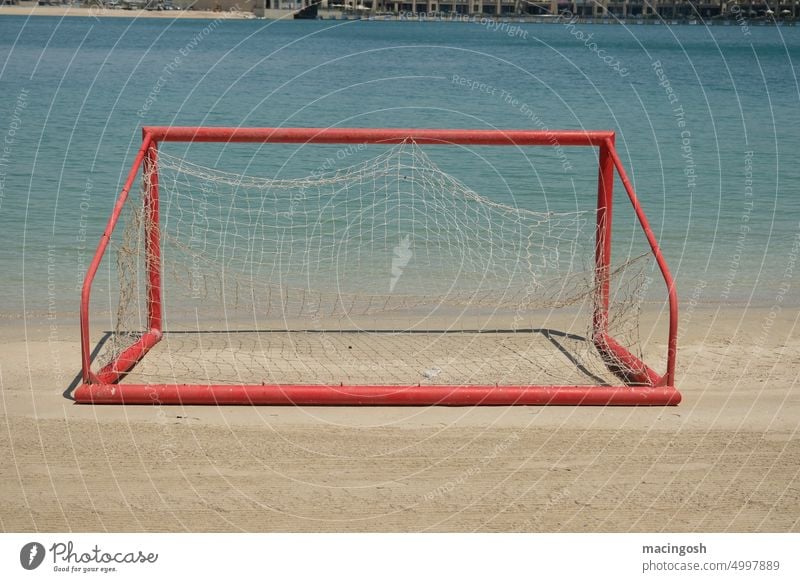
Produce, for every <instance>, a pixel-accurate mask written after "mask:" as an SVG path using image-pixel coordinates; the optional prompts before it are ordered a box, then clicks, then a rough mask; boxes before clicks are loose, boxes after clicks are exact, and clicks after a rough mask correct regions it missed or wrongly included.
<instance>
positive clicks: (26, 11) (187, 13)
mask: <svg viewBox="0 0 800 582" xmlns="http://www.w3.org/2000/svg"><path fill="white" fill-rule="evenodd" d="M3 15H7V16H56V17H69V16H83V17H91V18H106V17H108V18H170V19H172V20H175V19H177V18H187V19H204V20H216V19H219V18H222V19H225V18H254V16H253V13H252V12H239V11H229V12H213V11H211V10H121V9H119V10H115V9H112V8H105V7H100V6H94V7H86V6H0V16H3Z"/></svg>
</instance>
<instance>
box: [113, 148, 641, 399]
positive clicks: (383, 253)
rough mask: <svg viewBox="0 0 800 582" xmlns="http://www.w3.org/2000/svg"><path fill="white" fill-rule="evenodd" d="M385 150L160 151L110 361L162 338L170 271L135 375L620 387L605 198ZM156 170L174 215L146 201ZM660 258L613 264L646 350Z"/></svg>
mask: <svg viewBox="0 0 800 582" xmlns="http://www.w3.org/2000/svg"><path fill="white" fill-rule="evenodd" d="M379 150H381V153H379V154H378V155H376V156H374V157H372V158H371V159H368V160H366V161H364V162H362V163H359V164H356V165H353V166H350V167H346V168H339V169H335V170H329V171H318V172H313V173H311V175H308V176H306V177H300V178H290V179H277V178H266V177H257V176H249V175H244V174H242V173H226V172H223V171H219V170H217V169H212V168H209V167H204V166H202V165H198V164H195V163H193V162H192V161H190V160H187V159H182V158H180V157H174V156H173V155H169V154H167V153H164V152H163V151H160V152H159V153H158V158H157V163H154V164H149V165H147V164H145V170H144V172H143V176H142V185H141V186H142V187H141V193H140V196H139V198H138V199H133V198H132V199H129V201H128V203H127V208H126V214H125V217H124V218H125V224H124V227H123V228H122V229H121V236H119V237H118V240H117V239H115V240H114V247H115V248H114V251H115V253H116V257H117V266H116V273H117V276H118V280H119V292H118V294H119V298H118V299H119V300H118V307H117V309H116V313H115V321H114V329H113V333H112V334H111V337H110V338H109V341H108V342H107V344H106V346H105V348H106V349H105V351H104V353H103V355H102V358H101V359H102V360H103V361H102V362H101V366H102V365H103V364H106V365H109V364H113V362H114V361H115V359H117V358H118V357H119V356H120V354H123V353H124V352H125V350H126V349H128V348H130V346H132V345H134V344H135V343H136V342H137V341H139V340H140V339H141V335H142V333H143V332H145V331H147V329H148V300H149V295H148V291H147V282H148V280H149V277H148V269H154V268H155V269H159V270H160V276H161V287H162V288H161V295H162V296H163V301H162V304H161V309H162V317H163V331H164V334H163V337H162V339H161V341H160V342H159V343H158V345H157V346H156V347H155V348H153V350H152V351H151V352H150V353H149V354H148V355H147V356H146V357H145V358H143V359H142V361H141V362H139V363H138V364H137V365H136V367H135V368H134V369H133V370H132V371H131V373H130V374H128V375H127V376H126V377H125V378H124V379H123V380H122V381H123V382H125V383H142V384H148V383H155V384H184V383H185V384H201V385H202V384H209V385H212V384H213V385H219V384H236V385H239V384H253V385H264V384H269V385H291V384H303V385H309V384H310V385H327V386H341V385H387V386H389V385H426V384H429V385H439V386H448V385H450V386H463V385H498V386H502V385H531V384H547V385H556V384H558V385H586V386H592V385H598V384H601V385H602V384H605V385H613V384H618V383H619V382H620V378H619V377H618V375H619V370H620V369H622V368H624V365H623V363H621V362H613V361H611V362H610V361H609V358H608V357H607V356H606V357H604V355H603V354H602V353H599V352H598V349H597V347H596V345H595V344H596V342H595V341H594V340H595V338H594V331H593V325H594V322H593V314H594V312H595V310H596V305H595V302H596V300H597V285H598V277H597V272H596V265H595V252H596V243H595V228H596V209H595V208H589V209H587V210H586V211H578V212H538V211H533V210H529V209H526V208H520V207H515V206H511V205H507V204H503V203H500V202H498V201H496V200H493V199H492V197H491V196H490V195H482V194H480V193H478V192H475V191H473V190H472V189H471V188H469V187H467V186H466V185H464V184H463V183H461V182H460V181H459V180H458V179H457V178H456V177H454V176H452V175H450V174H449V173H447V172H445V171H442V170H441V169H439V167H437V164H436V163H435V162H434V161H433V159H432V158H431V157H430V156H429V153H428V151H429V150H428V151H426V149H425V148H423V147H420V146H419V145H417V144H416V143H414V142H413V141H411V140H409V141H406V142H404V143H401V144H399V145H395V146H384V147H382V148H379ZM434 153H435V152H433V153H431V154H430V155H431V156H432V155H433V154H434ZM156 170H157V185H158V191H159V214H158V215H157V219H158V224H155V223H154V218H153V214H152V213H150V212H148V210H147V204H146V202H145V200H144V199H145V198H146V196H145V195H146V193H147V192H148V191H149V189H150V188H152V187H153V181H154V180H155V179H156V174H155V171H156ZM120 226H122V225H120ZM154 233H157V234H158V238H159V239H160V240H159V245H160V261H159V263H158V264H157V263H154V262H153V260H152V257H151V256H150V254H149V251H148V248H149V247H148V241H149V240H151V238H152V237H153V234H154ZM650 267H652V264H650V263H649V262H648V259H647V257H638V258H634V259H631V258H630V257H625V260H624V261H623V262H622V263H621V264H619V265H614V266H609V270H610V276H609V279H610V280H611V282H612V285H611V288H610V294H609V295H610V300H611V302H612V305H611V308H610V309H609V313H610V318H609V320H608V331H609V332H610V333H611V335H613V336H614V337H615V338H616V340H617V341H618V342H620V343H621V344H623V345H625V347H626V348H627V349H628V350H629V351H630V352H631V353H632V354H634V355H635V356H637V357H638V358H639V359H641V348H640V345H639V337H638V312H639V308H640V303H641V299H642V296H641V290H642V285H643V282H644V280H645V277H644V272H645V270H646V269H649V268H650ZM615 370H616V373H615Z"/></svg>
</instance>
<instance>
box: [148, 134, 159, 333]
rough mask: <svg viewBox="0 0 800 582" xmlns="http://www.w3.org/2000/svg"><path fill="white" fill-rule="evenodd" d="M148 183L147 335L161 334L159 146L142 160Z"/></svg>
mask: <svg viewBox="0 0 800 582" xmlns="http://www.w3.org/2000/svg"><path fill="white" fill-rule="evenodd" d="M144 164H145V165H144V167H145V172H146V173H147V175H148V178H149V180H150V184H149V187H148V188H147V191H146V192H145V200H144V206H145V212H146V216H147V220H145V235H146V239H145V241H146V242H145V244H146V246H147V252H146V253H145V258H146V260H145V268H146V270H147V311H148V313H147V318H148V324H149V327H150V331H153V332H157V333H160V332H161V224H160V218H159V216H160V209H159V203H158V145H157V144H155V143H154V144H152V145H151V146H150V148H149V149H148V150H147V156H146V157H145V160H144Z"/></svg>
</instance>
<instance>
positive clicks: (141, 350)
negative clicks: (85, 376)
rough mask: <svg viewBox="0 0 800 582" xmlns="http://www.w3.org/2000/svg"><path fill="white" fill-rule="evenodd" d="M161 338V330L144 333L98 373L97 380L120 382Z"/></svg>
mask: <svg viewBox="0 0 800 582" xmlns="http://www.w3.org/2000/svg"><path fill="white" fill-rule="evenodd" d="M160 340H161V332H149V333H146V334H144V335H143V336H142V337H141V338H139V341H137V342H136V343H135V344H133V345H132V346H130V347H129V348H127V349H126V350H124V351H123V352H122V353H121V354H120V355H119V356H117V357H116V359H115V360H114V361H113V362H111V363H110V364H108V365H107V366H105V367H103V368H102V369H101V370H100V371H99V372H98V373H97V382H99V383H101V384H114V383H115V382H119V381H120V380H121V379H122V378H123V377H125V374H127V373H128V372H129V371H131V369H133V367H134V366H135V365H136V364H138V363H139V360H141V359H142V358H143V357H144V355H145V354H146V353H147V352H149V351H150V349H151V348H152V347H153V346H155V345H156V344H157V343H158V342H159V341H160Z"/></svg>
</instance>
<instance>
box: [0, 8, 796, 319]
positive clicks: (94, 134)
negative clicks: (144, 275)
mask: <svg viewBox="0 0 800 582" xmlns="http://www.w3.org/2000/svg"><path fill="white" fill-rule="evenodd" d="M521 27H522V30H523V31H524V33H525V34H524V35H523V34H520V33H518V32H517V33H515V34H514V35H509V34H506V33H505V32H503V29H500V30H493V29H489V28H487V27H484V26H481V25H479V24H468V23H435V22H431V23H409V22H338V23H333V22H324V21H320V22H267V21H225V22H215V23H209V22H207V21H188V20H182V21H179V22H174V23H169V22H166V21H164V20H160V19H158V20H148V19H142V20H128V19H116V18H108V19H102V20H100V19H92V18H65V19H57V18H44V17H39V18H30V19H27V18H24V17H0V95H2V100H0V133H2V136H3V137H2V139H3V140H4V141H3V143H2V144H0V148H2V149H0V178H2V182H0V184H2V190H0V248H2V251H0V272H2V273H3V276H2V279H0V311H2V312H4V313H6V314H19V313H22V311H23V309H24V310H25V311H27V312H47V311H48V310H53V309H56V310H57V311H59V312H71V311H74V310H75V309H77V305H78V289H79V286H80V283H81V280H82V277H83V274H84V272H85V269H86V267H87V266H88V263H89V258H90V256H91V253H92V252H93V250H94V246H95V245H96V242H97V240H98V239H99V236H100V233H101V232H102V229H103V227H104V225H105V221H106V220H107V217H108V215H109V213H110V210H111V207H112V205H113V202H114V199H115V197H116V195H117V193H118V191H119V189H120V186H121V182H122V181H123V180H124V176H125V174H126V173H127V171H128V168H129V166H130V163H131V161H132V159H133V157H134V155H135V152H136V149H137V148H138V145H139V142H140V139H141V133H140V127H141V126H142V125H167V124H176V125H233V126H279V125H283V126H330V125H338V126H362V127H370V126H389V127H392V126H393V127H452V128H456V127H472V128H494V127H499V128H514V129H525V128H532V129H536V128H540V127H541V126H547V127H549V128H554V129H555V128H561V129H573V128H587V129H613V130H614V131H616V132H617V145H618V149H619V152H620V155H621V157H622V158H623V162H624V164H625V166H626V168H627V169H628V171H629V173H630V175H631V177H632V179H633V180H634V182H635V187H636V190H637V192H638V194H639V196H640V198H641V201H642V204H643V206H644V208H645V210H646V211H647V213H648V216H649V217H650V220H651V222H652V224H653V227H654V229H655V231H656V233H657V234H658V236H659V238H660V240H661V242H662V245H663V248H664V252H665V254H666V257H667V259H668V262H669V264H670V266H671V268H672V270H673V271H674V273H675V275H676V277H677V280H678V284H679V290H680V293H681V296H682V298H683V300H684V301H689V300H693V301H701V302H752V303H760V304H766V305H772V304H773V303H774V302H775V300H776V297H777V296H778V295H779V294H780V295H781V296H783V297H784V298H785V300H786V301H792V300H793V299H794V301H795V302H797V299H798V298H800V293H798V292H797V286H798V283H797V278H798V276H800V267H798V266H797V265H796V264H795V263H796V260H797V255H798V238H797V237H798V235H799V234H800V195H799V193H798V185H800V164H798V163H797V162H796V156H797V154H798V152H800V115H799V114H798V113H799V112H800V108H799V107H798V106H799V105H800V90H799V87H798V79H797V76H798V71H797V61H798V59H800V28H775V27H751V28H750V29H749V35H748V34H745V32H743V30H742V29H740V28H739V27H736V26H715V27H709V28H706V27H702V26H676V27H667V26H633V27H629V28H626V27H622V26H603V25H580V26H578V27H571V28H570V27H565V26H561V25H521ZM589 35H592V36H591V38H589ZM599 51H605V52H602V53H601V52H599ZM601 57H605V58H606V60H605V61H604V60H603V59H602V58H601ZM606 61H607V62H606ZM658 63H660V66H659V64H658ZM429 149H430V150H431V151H430V155H431V158H432V159H433V160H434V161H435V162H437V163H438V164H440V165H441V166H442V167H443V168H444V169H446V170H447V171H448V172H450V173H452V174H454V175H456V176H457V177H458V178H459V179H460V180H462V181H464V182H465V183H466V184H468V185H469V186H470V187H473V188H474V189H475V190H477V191H479V192H480V193H481V194H483V195H485V196H487V197H489V198H492V199H494V200H497V201H499V202H504V203H507V204H516V205H519V206H521V207H527V208H537V209H543V208H544V209H547V210H575V209H591V208H592V206H593V204H594V197H595V190H594V183H595V180H596V169H595V164H596V161H595V159H594V153H593V152H592V151H590V150H575V149H565V150H564V151H563V152H556V151H555V150H554V149H537V151H535V152H534V151H524V152H522V151H513V150H510V149H506V148H503V151H500V149H497V148H496V149H491V150H489V149H487V148H479V149H476V150H474V151H471V152H463V151H458V150H455V151H449V150H444V149H443V148H439V149H437V148H429ZM170 151H171V152H173V153H178V154H183V153H185V148H183V149H182V148H180V147H176V146H174V145H173V146H172V149H171V150H170ZM340 151H341V148H339V149H337V148H333V149H331V148H327V149H325V148H300V149H297V148H296V147H294V148H286V147H283V148H281V147H278V146H268V147H262V148H251V149H248V148H244V147H243V146H236V147H228V148H222V150H220V149H213V148H211V149H209V147H208V146H205V147H199V148H195V149H194V150H193V151H192V152H191V153H192V154H193V155H196V157H197V159H200V160H201V161H202V162H203V163H206V164H208V165H214V166H217V167H218V168H219V169H233V170H240V169H246V170H247V172H249V173H253V174H258V175H267V176H269V175H276V174H280V175H301V174H304V173H309V172H310V171H314V170H318V169H320V167H321V166H323V165H324V161H325V160H326V159H328V158H332V159H334V160H335V161H336V164H339V165H341V164H345V163H350V162H351V161H352V162H355V161H357V160H359V159H362V158H363V157H364V156H367V155H369V154H368V153H367V152H362V151H356V152H345V153H344V154H341V153H338V155H339V156H340V157H341V158H342V159H341V160H340V161H339V160H337V152H340ZM287 159H288V160H289V163H285V162H287ZM322 169H328V168H322ZM618 194H619V195H620V196H618V198H617V200H618V205H617V206H618V208H619V209H620V214H619V218H618V223H617V224H618V226H619V230H618V240H617V241H616V243H615V244H616V248H615V253H616V255H617V256H618V257H620V256H622V257H624V256H625V255H626V254H630V255H635V254H638V251H637V250H636V249H635V248H633V247H634V246H636V245H641V240H639V239H635V238H631V234H630V233H631V232H633V230H632V224H631V218H630V215H629V214H628V215H626V214H625V212H624V211H625V210H626V205H625V204H624V202H625V201H624V199H623V198H622V196H621V195H622V191H621V190H618ZM631 241H633V242H631ZM476 244H479V242H477V241H476ZM787 283H788V284H791V287H789V288H787V287H786V284H787Z"/></svg>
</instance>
